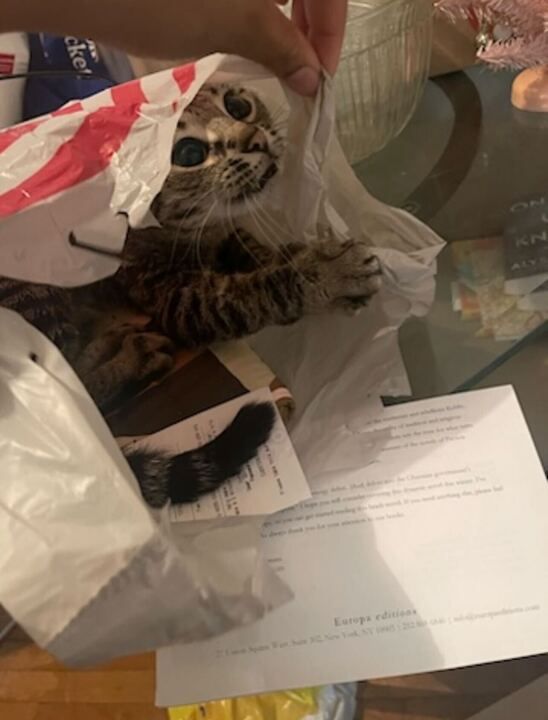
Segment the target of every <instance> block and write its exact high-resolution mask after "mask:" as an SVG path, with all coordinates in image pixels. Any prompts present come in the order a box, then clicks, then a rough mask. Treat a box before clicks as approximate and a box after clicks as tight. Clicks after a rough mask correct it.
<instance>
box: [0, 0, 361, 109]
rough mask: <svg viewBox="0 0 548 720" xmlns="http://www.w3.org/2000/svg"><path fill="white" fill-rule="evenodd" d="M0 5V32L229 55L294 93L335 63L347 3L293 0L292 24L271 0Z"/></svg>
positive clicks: (141, 50) (64, 0)
mask: <svg viewBox="0 0 548 720" xmlns="http://www.w3.org/2000/svg"><path fill="white" fill-rule="evenodd" d="M278 2H280V3H282V4H283V3H284V2H285V0H278ZM2 4H3V8H2V15H0V32H2V31H10V30H26V31H28V32H39V31H41V32H51V33H55V34H58V35H76V36H79V37H90V38H93V39H94V40H98V41H101V42H104V43H108V44H110V45H112V46H114V47H118V48H120V49H122V50H125V51H127V52H130V53H132V54H134V55H140V56H141V57H153V58H158V59H181V58H184V57H186V58H192V57H201V56H203V55H207V54H209V53H212V52H227V53H234V54H237V55H242V56H244V57H246V58H248V59H250V60H254V61H255V62H258V63H260V64H262V65H265V66H266V67H268V68H269V69H270V70H272V71H273V72H274V73H275V74H276V75H277V76H278V77H280V78H282V79H284V80H285V81H286V82H287V83H288V85H289V86H290V87H291V88H293V89H294V90H295V91H296V92H298V93H300V94H302V95H314V94H315V92H316V90H317V88H318V85H319V79H320V70H321V67H322V65H323V66H325V68H326V69H327V70H328V72H334V70H335V68H336V65H337V60H338V56H339V52H340V47H341V43H342V37H343V31H344V21H345V16H346V4H347V0H296V6H295V12H294V20H293V21H291V20H289V19H288V18H287V17H285V16H284V15H283V14H282V13H281V12H280V11H279V8H278V7H277V6H276V2H275V0H199V2H196V0H78V2H75V1H74V0H47V1H46V0H2ZM6 4H7V8H6Z"/></svg>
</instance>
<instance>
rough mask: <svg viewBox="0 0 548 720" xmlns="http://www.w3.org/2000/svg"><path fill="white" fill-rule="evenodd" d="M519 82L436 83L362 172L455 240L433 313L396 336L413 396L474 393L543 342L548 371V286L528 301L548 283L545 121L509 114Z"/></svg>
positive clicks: (466, 75)
mask: <svg viewBox="0 0 548 720" xmlns="http://www.w3.org/2000/svg"><path fill="white" fill-rule="evenodd" d="M513 78H514V74H512V73H506V72H497V73H494V72H491V71H489V70H487V69H485V68H483V67H480V66H478V67H474V68H471V69H470V70H467V71H466V72H459V73H453V74H451V75H446V76H443V77H440V78H436V79H434V80H430V81H429V82H428V84H427V87H426V91H425V94H424V97H423V99H422V101H421V103H420V105H419V107H418V109H417V111H416V112H415V115H414V117H413V118H412V120H411V122H410V123H409V125H408V126H407V128H406V129H405V130H404V131H403V133H402V134H401V135H400V136H399V137H398V138H396V139H395V140H393V141H392V142H391V143H390V144H389V145H388V146H387V147H386V148H385V149H384V150H382V151H381V152H379V153H377V154H376V155H374V156H372V157H371V158H369V159H367V160H366V161H364V162H361V163H358V164H357V165H356V166H355V170H356V172H357V174H358V176H359V177H360V179H361V180H362V182H363V183H364V184H365V186H366V187H367V188H368V190H369V191H370V192H371V193H372V194H373V195H375V196H376V197H378V198H379V199H381V200H383V201H384V202H387V203H389V204H392V205H396V206H399V207H404V208H405V209H407V210H408V211H409V212H411V213H413V214H414V215H416V216H417V217H418V218H420V219H421V220H423V221H424V222H426V223H427V224H428V225H430V226H431V227H432V228H433V229H434V230H435V231H436V232H438V233H439V234H440V235H441V236H442V237H443V238H444V239H445V240H447V241H448V245H447V246H446V247H445V248H444V250H443V251H442V253H441V254H440V256H439V262H438V276H437V289H436V299H435V302H434V305H433V307H432V309H431V311H430V313H429V315H428V316H427V317H425V318H413V319H410V320H409V321H407V322H406V323H405V324H404V326H403V327H402V328H401V331H400V345H401V349H402V354H403V357H404V361H405V364H406V367H407V371H408V374H409V379H410V383H411V388H412V392H413V397H414V398H422V397H429V396H433V395H440V394H446V393H451V392H455V391H458V390H463V389H468V388H471V387H475V386H477V385H478V383H480V382H481V381H483V380H484V378H485V377H487V376H489V374H490V373H492V372H494V370H495V369H496V368H497V367H499V366H500V365H501V364H502V363H504V362H505V361H506V360H508V358H509V357H511V356H512V355H513V354H515V353H516V352H517V351H519V350H520V349H521V348H523V347H524V346H525V345H526V344H528V343H531V342H533V341H535V342H537V341H538V338H539V337H540V338H541V341H542V342H545V350H546V355H545V358H547V361H546V363H545V365H546V368H545V371H547V369H548V333H547V330H548V324H547V319H548V284H547V285H545V286H544V287H543V288H541V289H540V290H537V292H536V293H533V292H532V288H533V287H536V288H537V289H538V288H539V286H540V285H542V282H543V281H544V279H546V280H548V272H546V270H548V264H547V263H548V114H538V113H536V114H535V113H524V112H520V111H517V110H515V109H514V108H513V107H512V105H511V103H510V91H511V84H512V80H513ZM511 210H512V212H511ZM522 211H523V212H522ZM543 223H544V226H543ZM504 233H506V235H505V236H504ZM512 248H517V250H516V249H514V250H513V249H512ZM524 248H525V249H524ZM516 252H518V256H517V262H516V255H515V253H516ZM512 253H513V254H512ZM519 253H521V254H519ZM525 266H527V269H524V268H525ZM543 272H545V273H546V274H545V275H544V274H543ZM545 378H546V372H545ZM539 380H540V378H539ZM546 385H547V386H548V381H547V382H546ZM547 406H548V402H547ZM546 412H547V413H548V409H547V411H546Z"/></svg>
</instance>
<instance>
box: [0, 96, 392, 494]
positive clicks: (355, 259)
mask: <svg viewBox="0 0 548 720" xmlns="http://www.w3.org/2000/svg"><path fill="white" fill-rule="evenodd" d="M283 150H284V138H283V133H282V131H281V128H278V127H275V126H274V123H273V121H272V119H271V116H270V114H269V112H268V111H267V109H266V107H265V106H264V105H263V104H262V102H261V101H260V100H259V98H258V97H256V96H255V95H254V94H252V93H249V92H248V91H246V90H244V89H241V88H234V87H226V86H220V85H219V86H208V87H206V88H204V89H203V90H202V91H201V92H200V93H199V94H198V95H197V97H196V98H195V100H194V102H193V103H192V105H191V106H190V107H189V108H188V109H187V110H186V111H185V113H184V114H183V116H182V118H181V120H180V122H179V126H178V129H177V133H176V137H175V142H174V150H173V166H172V171H171V173H170V175H169V177H168V178H167V180H166V183H165V184H164V187H163V189H162V192H161V193H160V195H159V196H158V198H157V199H156V201H155V203H154V211H155V214H156V216H157V218H158V219H159V221H160V223H161V227H152V228H147V229H140V230H131V231H130V233H129V235H128V239H127V242H126V246H125V249H124V256H123V261H122V266H121V268H120V270H119V271H118V272H117V273H116V275H114V276H113V277H112V278H109V279H107V280H104V281H102V282H100V283H97V284H95V285H92V286H88V287H85V288H77V289H62V288H52V287H48V286H40V285H30V284H28V283H22V282H19V281H15V280H10V279H7V278H0V304H1V305H4V306H6V307H10V308H11V309H14V310H16V311H18V312H19V313H20V314H21V315H23V316H24V317H25V318H26V319H27V320H28V321H29V322H31V323H32V324H33V325H35V326H36V327H38V328H39V329H40V330H41V331H42V332H44V333H45V334H46V335H47V336H48V337H49V338H50V339H52V340H53V341H54V342H55V343H56V344H57V345H58V346H59V348H60V349H61V351H62V352H63V353H64V354H65V356H66V358H67V359H68V361H69V362H70V363H71V364H72V365H73V367H74V368H75V370H76V371H77V372H78V374H79V375H80V377H81V378H82V381H83V382H84V384H85V385H86V387H87V389H88V391H89V392H90V394H91V395H92V397H93V398H94V399H95V401H96V402H97V404H98V405H99V407H100V408H102V409H108V408H109V407H111V406H113V405H114V404H116V403H118V402H119V401H120V400H121V399H122V398H123V397H124V396H126V395H127V394H128V393H133V392H135V391H136V390H138V389H139V388H141V387H143V386H145V385H147V384H148V383H149V382H150V381H151V380H152V379H153V378H156V377H159V376H161V375H163V374H165V373H166V372H168V371H169V370H170V368H171V367H172V363H173V353H174V346H175V344H177V345H178V346H184V347H200V346H205V345H208V344H210V343H212V342H214V341H219V340H228V339H231V338H237V337H242V336H245V335H248V334H250V333H254V332H256V331H258V330H260V329H262V328H264V327H265V326H268V325H272V324H288V323H292V322H295V321H296V320H298V319H299V318H301V317H302V316H303V315H304V314H306V313H310V312H324V311H328V310H334V309H346V310H355V309H357V308H359V307H362V306H363V305H365V304H366V303H367V301H368V300H369V298H370V297H371V295H372V294H373V293H375V292H376V290H377V289H378V287H379V283H380V277H379V275H380V269H379V265H378V262H377V260H376V258H375V257H374V256H373V255H372V254H371V253H370V251H369V250H368V248H367V246H366V245H365V244H364V243H360V242H354V241H348V242H346V243H344V244H341V243H339V242H338V241H336V240H334V239H333V238H331V237H329V236H328V237H324V238H323V239H319V240H318V242H317V243H315V244H308V245H303V244H299V243H293V244H291V245H287V244H284V245H280V247H279V248H278V249H268V248H265V247H264V246H262V245H260V244H259V243H257V242H256V241H255V239H254V238H253V237H251V236H249V235H248V234H246V233H245V232H243V231H242V230H240V229H238V228H236V227H235V226H234V224H232V228H233V229H232V231H231V232H227V230H226V227H227V224H226V218H227V215H228V216H229V217H231V218H232V217H236V218H237V217H238V216H240V215H241V214H242V212H243V211H244V209H245V208H246V207H247V205H246V201H248V200H249V199H250V198H251V197H257V198H260V197H262V196H263V195H264V194H265V189H267V188H268V186H269V182H270V180H271V178H272V177H273V176H274V175H275V174H276V173H277V171H278V169H279V165H280V162H281V159H282V156H283ZM136 317H138V318H139V320H136ZM273 422H274V412H273V409H272V408H271V407H269V406H265V405H257V406H248V407H247V408H244V410H243V411H241V412H240V413H239V414H238V415H237V417H236V418H235V419H234V421H233V423H232V425H231V426H230V427H229V428H228V429H227V430H226V431H225V433H223V434H222V435H221V436H220V437H219V438H217V439H216V440H215V441H213V442H212V443H210V444H209V445H207V446H205V447H203V448H201V449H200V450H197V451H194V452H190V453H185V454H183V455H178V456H169V455H164V454H158V453H155V454H153V453H143V452H140V453H134V454H133V455H130V456H128V461H129V463H130V465H131V466H132V468H133V470H134V472H135V474H136V477H137V479H138V480H139V482H140V486H141V490H142V492H143V496H144V497H145V499H146V500H147V502H149V504H151V505H152V506H154V507H159V506H161V505H163V504H164V503H165V502H166V501H167V500H170V501H171V502H173V503H180V502H188V501H191V500H193V499H195V498H196V497H199V496H200V495H201V494H203V493H206V492H209V491H211V490H212V489H214V488H216V487H218V486H219V485H220V484H221V483H222V482H223V481H224V480H226V479H228V478H229V477H231V476H232V475H234V474H236V473H238V472H239V471H240V469H241V468H242V467H243V465H244V464H245V463H247V462H248V461H249V460H250V459H251V458H252V457H253V456H254V455H255V454H256V452H257V450H258V448H259V447H260V445H261V444H262V443H263V442H265V441H266V440H267V439H268V437H269V434H270V431H271V429H272V426H273Z"/></svg>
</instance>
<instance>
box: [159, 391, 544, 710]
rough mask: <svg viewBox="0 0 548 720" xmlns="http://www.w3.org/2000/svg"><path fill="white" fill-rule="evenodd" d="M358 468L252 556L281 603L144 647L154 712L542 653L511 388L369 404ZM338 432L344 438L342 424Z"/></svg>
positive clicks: (520, 431) (533, 550)
mask: <svg viewBox="0 0 548 720" xmlns="http://www.w3.org/2000/svg"><path fill="white" fill-rule="evenodd" d="M365 420H366V424H365V425H364V426H363V427H362V430H361V433H362V437H363V443H364V447H365V446H370V445H371V439H370V436H371V435H374V436H375V438H376V439H377V440H378V439H379V437H380V436H381V435H382V436H383V437H384V440H383V442H382V443H380V449H379V451H378V454H377V455H376V456H375V457H374V458H372V462H371V463H370V464H369V465H365V464H364V466H362V467H360V468H357V469H352V470H339V471H337V472H330V473H327V474H324V475H321V476H318V477H317V478H316V480H315V481H314V483H313V484H312V485H313V486H312V498H311V500H308V501H305V502H304V503H301V504H299V505H298V506H296V507H295V508H292V509H289V510H285V511H283V512H281V513H278V514H275V515H273V516H272V517H270V518H269V519H268V520H267V522H266V523H265V525H264V527H263V550H264V552H265V553H266V555H267V557H268V558H269V559H270V562H271V564H272V566H273V567H274V568H275V569H276V570H277V571H278V572H279V574H280V576H281V577H282V579H284V580H285V581H286V582H287V584H288V585H289V586H290V588H291V589H292V590H293V593H294V600H292V601H290V602H289V603H288V604H286V605H285V606H283V607H281V608H279V609H278V610H276V611H274V612H273V613H271V614H270V615H268V616H267V617H266V618H264V619H263V620H261V621H260V622H257V623H255V624H253V625H250V626H247V627H244V628H239V629H237V630H234V631H232V632H230V633H228V634H226V635H224V636H221V637H217V638H215V639H213V640H209V641H207V642H201V643H193V644H191V645H181V646H175V647H170V648H165V649H162V650H160V651H159V652H158V654H157V698H156V699H157V704H158V705H160V706H173V705H185V704H190V703H195V702H201V701H205V700H209V699H217V698H222V697H231V696H239V695H246V694H256V693H262V692H270V691H275V690H280V689H288V688H295V687H308V686H315V685H322V684H326V683H331V682H349V681H355V680H363V679H367V678H372V677H386V676H394V675H402V674H412V673H418V672H427V671H435V670H442V669H448V668H454V667H460V666H465V665H473V664H478V663H483V662H489V661H497V660H503V659H508V658H512V657H520V656H527V655H534V654H540V653H543V652H546V651H547V650H548V565H547V563H546V552H547V549H548V524H547V523H546V517H547V514H548V485H547V483H546V476H545V474H544V470H543V468H542V466H541V463H540V461H539V458H538V455H537V453H536V450H535V448H534V445H533V441H532V439H531V436H530V434H529V431H528V428H527V425H526V422H525V419H524V417H523V414H522V412H521V409H520V406H519V403H518V400H517V398H516V395H515V393H514V390H513V389H512V388H511V387H500V388H490V389H487V390H480V391H474V392H469V393H461V394H457V395H451V396H447V397H438V398H433V399H429V400H421V401H418V402H413V403H409V404H406V405H405V406H393V407H388V408H381V407H379V408H378V409H377V410H376V411H375V412H373V410H370V414H369V415H368V417H367V418H366V419H365ZM349 431H350V430H349Z"/></svg>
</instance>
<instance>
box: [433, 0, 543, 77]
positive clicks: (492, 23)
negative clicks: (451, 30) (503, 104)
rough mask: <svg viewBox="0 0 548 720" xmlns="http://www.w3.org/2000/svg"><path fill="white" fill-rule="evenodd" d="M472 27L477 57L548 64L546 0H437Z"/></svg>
mask: <svg viewBox="0 0 548 720" xmlns="http://www.w3.org/2000/svg"><path fill="white" fill-rule="evenodd" d="M436 7H437V8H438V9H439V10H440V11H443V12H444V13H446V14H447V15H449V16H450V17H452V18H459V17H462V18H466V19H467V20H468V22H469V23H470V24H471V25H472V26H473V27H474V28H475V30H476V32H477V39H478V57H479V58H480V60H483V61H484V62H487V63H489V64H491V65H494V66H497V67H509V68H515V69H523V68H528V67H533V66H536V65H548V0H437V2H436Z"/></svg>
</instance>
